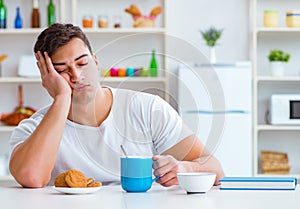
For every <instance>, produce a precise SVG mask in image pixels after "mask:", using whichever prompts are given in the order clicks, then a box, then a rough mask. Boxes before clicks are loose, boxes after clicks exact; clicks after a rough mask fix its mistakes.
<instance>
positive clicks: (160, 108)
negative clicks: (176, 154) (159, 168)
mask: <svg viewBox="0 0 300 209" xmlns="http://www.w3.org/2000/svg"><path fill="white" fill-rule="evenodd" d="M192 134H193V132H192V131H191V130H190V129H189V128H188V127H187V126H186V125H184V123H183V120H182V118H181V117H180V116H179V114H178V113H177V111H176V110H175V109H174V108H173V107H171V105H169V104H168V103H167V102H166V101H164V100H163V99H162V98H160V97H159V96H156V98H155V100H154V102H153V105H152V108H151V135H152V139H153V143H154V147H155V150H156V152H157V153H158V154H161V153H163V152H164V151H166V150H168V149H169V148H171V147H172V146H174V145H175V144H177V143H178V142H180V141H181V140H183V139H185V138H186V137H188V136H190V135H192Z"/></svg>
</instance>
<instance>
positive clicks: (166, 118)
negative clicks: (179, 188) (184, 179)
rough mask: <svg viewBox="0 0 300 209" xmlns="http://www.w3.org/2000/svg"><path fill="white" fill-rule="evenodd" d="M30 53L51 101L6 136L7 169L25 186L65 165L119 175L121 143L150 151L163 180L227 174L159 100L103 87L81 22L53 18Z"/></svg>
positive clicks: (41, 182)
mask: <svg viewBox="0 0 300 209" xmlns="http://www.w3.org/2000/svg"><path fill="white" fill-rule="evenodd" d="M34 52H35V54H36V59H37V65H38V67H39V70H40V73H41V78H42V85H43V87H44V88H45V89H46V90H47V91H48V93H49V95H50V96H51V97H52V98H53V103H52V104H51V105H49V106H47V107H45V108H43V109H41V110H39V111H38V112H37V113H35V114H34V115H33V116H32V117H31V118H30V119H27V120H24V121H22V122H21V123H20V124H19V126H18V127H17V128H16V129H15V130H14V132H13V134H12V136H11V140H10V143H11V146H12V155H11V158H10V171H11V174H12V175H13V176H14V178H15V179H16V181H17V182H19V183H20V184H21V185H22V186H24V187H34V188H38V187H43V186H45V185H47V184H53V179H54V178H55V177H56V176H57V175H58V174H59V173H61V172H64V171H66V170H69V169H78V170H81V171H82V172H83V173H84V174H85V175H86V176H88V177H94V178H95V179H96V180H99V181H102V182H103V183H109V182H116V181H119V157H120V156H121V155H122V152H121V149H120V145H123V147H124V148H125V149H126V151H127V153H128V154H129V155H138V156H142V155H144V156H145V155H146V156H149V155H150V156H153V160H154V163H153V169H154V175H155V176H160V178H159V179H158V180H157V183H159V184H161V185H163V186H171V185H175V184H178V180H177V177H176V174H177V172H198V171H208V172H214V173H216V174H217V179H216V182H215V183H218V180H219V179H220V178H222V177H223V176H224V174H223V170H222V168H221V165H220V164H219V162H218V161H217V160H216V159H215V158H214V157H213V156H211V155H210V154H209V153H208V152H207V151H205V149H204V146H203V145H202V144H201V142H200V141H199V140H198V139H197V138H196V137H195V136H194V135H193V133H192V132H191V131H190V130H189V129H187V128H186V127H184V125H183V123H182V120H181V118H180V117H179V116H178V114H177V113H176V111H175V110H174V109H172V108H171V107H170V105H169V104H167V103H166V102H165V101H164V100H163V99H161V98H160V97H158V96H154V95H151V94H146V93H141V92H135V91H129V90H122V89H113V88H109V87H101V86H100V84H99V70H100V67H99V61H98V59H97V58H96V56H95V55H93V53H92V49H91V46H90V43H89V41H88V39H87V38H86V36H85V34H84V33H83V32H82V31H81V30H80V29H79V28H78V27H76V26H73V25H71V24H53V25H52V26H50V27H49V28H47V29H45V30H44V31H43V32H42V33H41V34H40V35H39V37H38V39H37V42H36V44H35V46H34Z"/></svg>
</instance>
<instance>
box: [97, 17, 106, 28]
mask: <svg viewBox="0 0 300 209" xmlns="http://www.w3.org/2000/svg"><path fill="white" fill-rule="evenodd" d="M98 27H99V28H108V16H107V15H99V16H98Z"/></svg>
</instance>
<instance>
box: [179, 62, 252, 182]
mask: <svg viewBox="0 0 300 209" xmlns="http://www.w3.org/2000/svg"><path fill="white" fill-rule="evenodd" d="M178 76H179V77H178V111H179V114H180V115H181V116H182V118H183V120H184V122H185V124H187V125H188V126H189V127H190V128H191V129H192V130H193V131H195V133H196V135H197V136H198V138H199V139H200V140H201V141H202V143H203V144H204V145H205V146H206V148H207V149H208V150H209V151H210V152H211V153H212V154H213V155H214V156H215V157H217V159H218V160H219V161H220V162H221V164H222V167H223V169H224V171H225V174H226V175H227V176H252V175H253V172H252V167H253V164H252V125H251V124H252V114H251V113H252V110H251V107H252V104H251V103H252V99H251V98H252V88H251V83H252V79H251V77H252V76H251V63H250V62H237V63H223V64H222V63H219V64H218V63H217V64H213V65H211V64H190V65H180V67H179V70H178Z"/></svg>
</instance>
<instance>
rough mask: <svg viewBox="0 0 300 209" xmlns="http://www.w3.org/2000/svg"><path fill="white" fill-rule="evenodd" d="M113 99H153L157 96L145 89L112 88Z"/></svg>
mask: <svg viewBox="0 0 300 209" xmlns="http://www.w3.org/2000/svg"><path fill="white" fill-rule="evenodd" d="M112 92H113V95H114V98H115V99H118V100H119V99H122V100H126V101H128V100H132V99H134V100H138V101H145V100H146V101H150V100H155V99H156V98H157V97H158V96H156V95H154V94H151V93H147V92H145V91H136V90H129V89H116V88H115V89H113V90H112Z"/></svg>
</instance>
